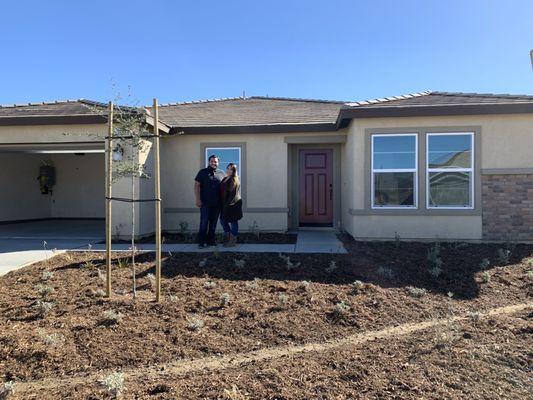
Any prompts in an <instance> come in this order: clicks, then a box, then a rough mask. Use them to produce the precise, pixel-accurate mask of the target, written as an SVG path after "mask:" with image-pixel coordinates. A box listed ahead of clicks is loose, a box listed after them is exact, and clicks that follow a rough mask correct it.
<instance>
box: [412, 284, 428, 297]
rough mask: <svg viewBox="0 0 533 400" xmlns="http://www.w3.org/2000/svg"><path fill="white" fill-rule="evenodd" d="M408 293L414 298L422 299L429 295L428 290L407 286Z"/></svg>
mask: <svg viewBox="0 0 533 400" xmlns="http://www.w3.org/2000/svg"><path fill="white" fill-rule="evenodd" d="M407 292H409V294H410V295H411V296H413V297H416V298H418V299H419V298H421V297H424V296H425V295H426V294H427V292H428V291H427V290H426V289H424V288H417V287H413V286H407Z"/></svg>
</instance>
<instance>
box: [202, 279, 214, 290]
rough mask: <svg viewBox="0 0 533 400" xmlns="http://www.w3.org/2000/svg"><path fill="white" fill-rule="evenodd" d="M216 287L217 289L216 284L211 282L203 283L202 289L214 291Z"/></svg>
mask: <svg viewBox="0 0 533 400" xmlns="http://www.w3.org/2000/svg"><path fill="white" fill-rule="evenodd" d="M216 287H217V283H216V282H213V281H207V282H204V288H206V289H214V288H216Z"/></svg>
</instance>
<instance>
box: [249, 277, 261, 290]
mask: <svg viewBox="0 0 533 400" xmlns="http://www.w3.org/2000/svg"><path fill="white" fill-rule="evenodd" d="M259 282H261V279H259V278H254V280H253V281H250V282H246V287H249V288H250V289H253V290H257V289H259Z"/></svg>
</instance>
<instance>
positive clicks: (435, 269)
mask: <svg viewBox="0 0 533 400" xmlns="http://www.w3.org/2000/svg"><path fill="white" fill-rule="evenodd" d="M428 272H429V274H430V275H431V277H432V278H434V279H437V278H438V277H439V276H440V275H441V274H442V268H440V267H437V266H435V267H433V268H430V269H429V271H428Z"/></svg>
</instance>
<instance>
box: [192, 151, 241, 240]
mask: <svg viewBox="0 0 533 400" xmlns="http://www.w3.org/2000/svg"><path fill="white" fill-rule="evenodd" d="M218 163H219V160H218V157H217V156H216V155H212V156H210V157H209V165H208V166H207V167H206V168H204V169H201V170H200V171H199V172H198V174H197V175H196V178H194V180H195V182H194V196H195V198H196V207H199V208H200V230H199V232H198V247H200V248H204V247H207V246H216V242H215V229H216V227H217V219H218V217H219V215H220V224H221V225H222V228H223V229H224V234H225V240H224V246H225V247H234V246H235V245H236V244H237V235H238V233H239V222H238V221H239V220H240V219H241V218H242V200H241V194H240V186H241V185H240V182H239V176H238V174H237V166H236V165H235V164H234V163H229V164H228V167H227V168H226V175H224V172H222V170H220V169H218Z"/></svg>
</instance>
